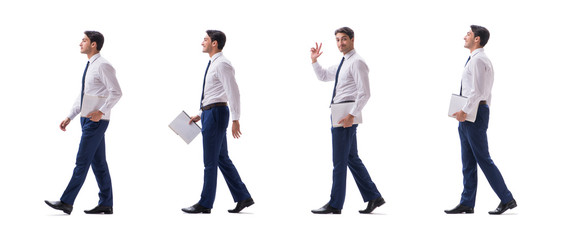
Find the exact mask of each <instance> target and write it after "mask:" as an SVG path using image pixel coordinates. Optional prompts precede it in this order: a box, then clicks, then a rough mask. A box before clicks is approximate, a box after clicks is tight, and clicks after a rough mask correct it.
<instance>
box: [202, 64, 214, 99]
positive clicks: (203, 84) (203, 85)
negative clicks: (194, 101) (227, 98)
mask: <svg viewBox="0 0 565 240" xmlns="http://www.w3.org/2000/svg"><path fill="white" fill-rule="evenodd" d="M211 62H212V60H210V61H208V66H207V67H206V72H204V83H202V96H201V97H200V109H202V101H204V87H205V86H206V75H207V74H208V68H210V63H211Z"/></svg>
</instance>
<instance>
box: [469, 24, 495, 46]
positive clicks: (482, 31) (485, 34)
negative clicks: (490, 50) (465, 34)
mask: <svg viewBox="0 0 565 240" xmlns="http://www.w3.org/2000/svg"><path fill="white" fill-rule="evenodd" d="M471 31H473V34H474V35H475V37H480V38H481V42H480V43H479V44H480V45H481V47H484V46H485V45H487V42H488V38H489V37H490V33H489V31H488V30H487V29H486V28H485V27H483V26H478V25H471Z"/></svg>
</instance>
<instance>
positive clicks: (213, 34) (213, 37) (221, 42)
mask: <svg viewBox="0 0 565 240" xmlns="http://www.w3.org/2000/svg"><path fill="white" fill-rule="evenodd" d="M206 34H208V37H210V41H211V42H213V41H218V49H220V50H222V49H223V48H224V46H225V45H226V34H224V33H223V32H222V31H218V30H206Z"/></svg>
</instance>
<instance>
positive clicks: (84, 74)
mask: <svg viewBox="0 0 565 240" xmlns="http://www.w3.org/2000/svg"><path fill="white" fill-rule="evenodd" d="M89 64H90V61H88V62H86V67H85V68H84V73H83V74H82V90H81V91H80V109H81V110H82V99H83V98H84V80H85V78H86V70H88V65H89Z"/></svg>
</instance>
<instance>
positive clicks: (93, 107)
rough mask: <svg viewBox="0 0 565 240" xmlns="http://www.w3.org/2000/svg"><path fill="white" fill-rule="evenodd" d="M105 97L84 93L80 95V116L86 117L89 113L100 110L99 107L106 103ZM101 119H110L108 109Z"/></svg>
mask: <svg viewBox="0 0 565 240" xmlns="http://www.w3.org/2000/svg"><path fill="white" fill-rule="evenodd" d="M106 99H107V97H101V96H93V95H86V94H84V96H83V97H82V109H81V110H80V116H81V117H86V116H87V115H88V114H89V113H91V112H94V111H97V110H100V108H101V107H102V106H103V105H104V103H106ZM102 119H104V120H109V119H110V111H108V112H107V113H104V115H102Z"/></svg>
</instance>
